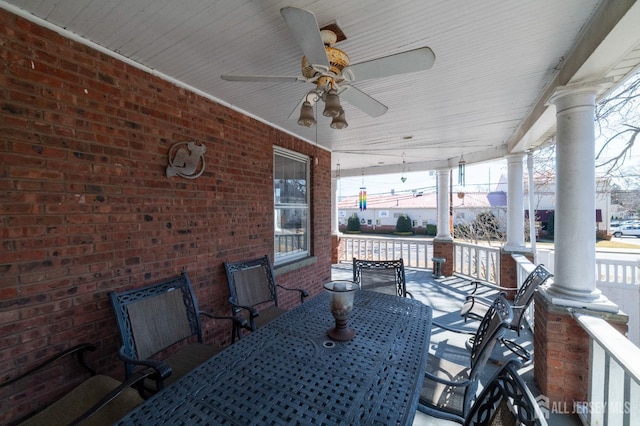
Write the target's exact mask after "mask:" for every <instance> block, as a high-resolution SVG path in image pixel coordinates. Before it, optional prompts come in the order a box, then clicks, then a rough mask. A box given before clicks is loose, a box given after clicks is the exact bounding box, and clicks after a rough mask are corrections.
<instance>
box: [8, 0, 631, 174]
mask: <svg viewBox="0 0 640 426" xmlns="http://www.w3.org/2000/svg"><path fill="white" fill-rule="evenodd" d="M286 6H295V7H299V8H303V9H307V10H310V11H312V12H313V13H314V14H315V15H316V18H317V21H318V23H319V24H320V26H323V25H326V24H329V23H331V22H334V21H337V23H338V25H339V26H340V28H341V29H342V30H343V32H344V33H345V35H346V36H347V39H346V40H344V41H342V42H339V43H338V44H337V45H336V47H338V48H340V49H342V50H344V51H345V52H346V53H347V54H348V55H349V56H350V59H351V62H352V63H357V62H362V61H365V60H369V59H374V58H378V57H381V56H387V55H390V54H394V53H398V52H403V51H406V50H411V49H415V48H419V47H423V46H428V47H430V48H431V49H432V50H433V52H434V53H435V56H436V60H435V64H434V66H433V67H432V68H431V69H430V70H427V71H420V72H416V73H411V74H403V75H399V76H394V77H387V78H382V79H377V80H368V81H358V82H356V83H355V84H354V86H356V87H357V88H358V89H360V90H362V91H364V92H366V93H367V94H369V95H370V96H372V97H374V98H375V99H377V100H378V101H380V102H382V103H383V104H384V105H386V106H387V107H388V108H389V109H388V112H387V113H386V114H384V115H382V116H381V117H378V118H372V117H370V116H368V115H366V114H364V113H363V112H361V111H359V110H357V109H356V108H354V107H353V106H351V105H349V104H348V103H346V101H343V103H344V107H345V112H346V118H347V121H348V123H349V127H348V128H346V129H344V130H334V129H331V128H330V127H329V123H330V119H329V118H326V117H323V116H322V114H319V117H318V125H317V126H316V127H313V128H310V129H308V128H305V127H301V126H299V125H298V124H297V113H296V114H294V116H295V118H294V119H290V118H289V116H290V114H291V112H292V111H293V110H294V108H296V106H297V105H298V104H299V102H300V100H301V99H302V97H303V96H304V95H305V93H306V92H307V91H309V90H310V89H312V88H313V86H312V85H311V84H308V83H307V84H303V83H257V82H251V83H249V82H242V83H241V82H231V81H223V80H222V79H221V78H220V75H221V74H256V75H288V76H290V75H293V76H295V75H300V61H301V56H302V51H301V49H300V47H299V45H298V44H297V43H296V40H295V39H294V38H293V36H292V35H291V33H290V32H289V29H288V27H287V25H286V24H285V22H284V20H283V18H282V16H281V15H280V9H281V8H283V7H286ZM0 7H3V8H6V9H9V10H11V11H13V12H16V13H20V14H21V15H23V16H26V17H32V18H31V19H35V20H36V22H40V23H42V22H41V21H40V20H44V21H46V23H48V24H51V25H54V26H56V27H59V28H61V29H62V30H61V31H62V32H63V33H66V32H67V31H68V32H69V33H73V34H75V36H79V37H80V38H82V39H86V40H88V41H89V42H90V43H93V44H96V45H99V46H101V47H103V48H105V49H107V50H109V51H113V52H115V53H116V54H117V55H121V57H125V58H127V59H129V60H131V61H134V62H137V63H140V64H142V65H144V66H145V67H148V68H150V69H153V70H154V71H155V72H157V73H159V74H161V75H165V76H167V77H170V78H172V79H174V80H177V81H179V82H181V83H182V84H184V85H186V86H189V87H192V88H194V89H196V90H198V91H200V92H203V93H206V94H208V95H210V96H211V97H213V98H215V99H217V100H220V101H223V102H225V103H227V104H229V105H232V106H233V107H234V108H237V109H239V110H241V111H244V112H246V113H248V114H250V115H252V116H255V117H257V118H259V119H261V120H263V121H265V122H267V123H270V124H272V125H274V126H276V127H278V128H281V129H284V130H285V131H287V132H290V133H292V134H295V135H297V136H299V137H301V138H303V139H305V140H308V141H309V142H311V143H314V144H315V143H317V144H318V145H319V146H322V147H324V148H326V149H328V150H330V151H331V152H332V168H333V169H334V170H335V169H336V167H337V164H338V163H339V164H340V169H341V175H342V176H350V175H351V176H353V175H360V174H378V173H389V172H399V171H401V169H402V161H403V154H404V159H405V160H406V162H407V168H408V169H409V170H412V171H417V170H426V169H434V168H441V167H446V166H454V165H456V164H457V162H458V159H459V157H460V155H461V154H464V157H465V159H466V160H467V162H468V163H471V162H478V161H485V160H490V159H495V158H500V157H502V156H503V155H505V154H506V153H509V152H515V151H523V150H525V149H527V148H531V147H534V146H537V145H539V144H541V143H544V141H545V139H547V138H548V137H549V135H552V134H553V127H552V126H553V121H554V120H553V119H549V117H551V118H553V112H551V113H550V112H548V111H547V112H546V113H545V106H544V105H545V102H546V100H547V98H548V96H549V94H550V93H551V91H552V90H553V87H555V86H557V85H563V84H569V83H580V82H586V81H595V80H599V79H602V78H605V77H608V76H609V77H612V82H613V84H615V83H617V82H619V81H621V80H622V79H623V78H624V76H626V75H627V74H628V73H629V72H631V71H632V70H634V69H636V67H637V65H638V63H639V62H640V50H639V49H638V47H639V46H640V43H639V42H640V31H638V29H637V28H640V27H639V26H638V22H640V12H639V9H640V6H639V5H638V4H635V1H633V0H616V1H602V0H535V1H514V0H483V1H468V0H437V1H436V0H429V1H426V0H405V1H388V0H384V1H383V0H376V1H373V0H340V1H337V0H305V1H302V0H301V1H294V0H289V1H278V0H262V1H257V0H217V1H216V0H182V1H175V0H61V1H48V0H8V1H3V0H0ZM33 17H35V18H33ZM316 132H317V133H316Z"/></svg>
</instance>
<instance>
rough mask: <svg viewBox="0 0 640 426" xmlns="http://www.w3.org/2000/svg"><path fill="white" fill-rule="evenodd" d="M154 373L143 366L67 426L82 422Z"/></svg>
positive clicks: (151, 369)
mask: <svg viewBox="0 0 640 426" xmlns="http://www.w3.org/2000/svg"><path fill="white" fill-rule="evenodd" d="M155 374H156V370H155V369H153V368H145V369H143V370H139V371H136V372H135V373H133V375H132V376H131V377H130V378H129V380H127V381H125V382H124V383H122V384H121V385H120V386H118V387H117V388H115V389H113V390H112V391H111V392H109V393H108V394H106V395H105V396H104V397H102V399H101V400H100V401H98V402H96V403H95V404H94V405H93V406H92V407H91V408H89V409H88V410H87V411H85V412H84V413H82V415H80V416H79V417H77V418H76V419H75V420H73V421H72V422H71V423H69V426H75V425H78V424H80V423H82V422H84V421H85V420H87V419H88V418H89V417H91V416H93V415H94V414H96V413H97V412H98V411H100V410H101V409H102V408H103V407H104V406H105V405H107V404H108V403H110V402H111V401H113V400H114V399H116V398H117V397H118V396H119V395H120V394H121V393H122V392H124V391H125V390H126V389H127V388H129V387H131V388H135V387H136V385H137V384H138V383H140V382H142V381H144V379H146V378H148V377H149V378H150V377H153V376H154V375H155Z"/></svg>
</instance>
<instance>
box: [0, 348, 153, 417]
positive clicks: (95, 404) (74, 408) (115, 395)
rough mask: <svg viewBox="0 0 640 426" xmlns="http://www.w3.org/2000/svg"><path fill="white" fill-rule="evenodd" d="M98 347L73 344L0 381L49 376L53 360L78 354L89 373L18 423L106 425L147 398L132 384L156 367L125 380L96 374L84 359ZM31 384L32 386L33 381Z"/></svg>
mask: <svg viewBox="0 0 640 426" xmlns="http://www.w3.org/2000/svg"><path fill="white" fill-rule="evenodd" d="M95 349H96V347H95V346H94V345H92V344H89V343H83V344H80V345H76V346H73V347H71V348H69V349H66V350H64V351H62V352H60V353H58V354H56V355H54V356H52V357H50V358H48V359H46V360H45V361H43V362H41V363H39V364H38V365H36V366H35V367H33V368H31V369H29V370H28V371H26V372H24V373H22V374H20V375H18V376H16V377H14V378H12V379H10V380H7V381H6V382H4V383H2V384H0V388H1V387H5V386H10V385H14V384H16V383H18V382H20V381H21V380H23V379H26V378H30V380H36V381H37V380H38V379H37V378H36V376H37V375H38V374H43V375H46V371H47V370H46V369H47V368H49V367H51V366H52V365H53V364H54V363H55V364H56V365H57V366H58V367H59V364H61V363H63V362H64V361H63V360H64V359H65V358H67V357H71V356H75V357H76V358H77V360H78V363H79V364H80V365H81V366H82V367H83V368H84V369H86V370H87V372H88V373H89V375H90V377H88V378H87V379H86V380H84V381H83V382H81V383H80V384H78V385H77V386H76V387H74V388H73V389H72V390H70V391H69V392H67V393H65V394H64V395H62V396H60V397H59V398H58V399H56V400H55V401H54V402H53V403H51V404H49V405H47V406H46V407H44V408H40V409H37V410H36V411H35V412H33V413H30V414H28V415H27V416H26V417H25V418H23V419H22V420H19V424H20V425H23V426H26V425H28V426H39V425H43V426H44V425H46V426H57V425H60V426H66V425H77V424H80V423H82V424H83V425H107V424H112V423H114V422H115V421H117V420H118V419H120V418H121V417H124V416H125V415H126V414H127V413H128V412H129V411H131V410H133V409H134V408H135V407H137V406H138V405H139V404H141V403H142V402H143V401H144V400H143V398H142V397H141V395H140V394H139V393H138V391H137V390H135V389H134V388H133V387H135V386H136V384H137V383H138V382H140V381H142V380H144V378H146V377H150V376H151V375H152V374H154V370H152V369H144V370H140V371H137V372H136V373H135V374H134V375H133V376H132V377H131V378H130V379H129V380H127V381H126V382H124V383H122V382H120V381H118V380H116V379H114V378H112V377H110V376H105V375H100V374H98V375H96V373H95V371H94V370H93V369H92V368H91V367H89V366H88V365H87V363H86V362H85V359H84V356H85V353H86V352H87V351H94V350H95ZM58 367H55V368H58ZM45 377H46V376H45ZM30 385H31V386H33V383H31V384H30ZM16 386H17V385H16Z"/></svg>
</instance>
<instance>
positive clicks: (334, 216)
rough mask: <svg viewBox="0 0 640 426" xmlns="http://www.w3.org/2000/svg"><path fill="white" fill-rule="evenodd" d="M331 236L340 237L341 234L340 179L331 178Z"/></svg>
mask: <svg viewBox="0 0 640 426" xmlns="http://www.w3.org/2000/svg"><path fill="white" fill-rule="evenodd" d="M331 199H332V200H333V202H332V203H331V234H332V235H338V234H339V233H340V220H339V218H338V179H337V178H336V177H333V176H332V177H331Z"/></svg>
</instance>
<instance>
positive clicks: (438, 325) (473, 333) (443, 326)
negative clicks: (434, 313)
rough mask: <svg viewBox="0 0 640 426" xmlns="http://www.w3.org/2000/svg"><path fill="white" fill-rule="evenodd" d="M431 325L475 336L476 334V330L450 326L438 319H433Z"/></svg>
mask: <svg viewBox="0 0 640 426" xmlns="http://www.w3.org/2000/svg"><path fill="white" fill-rule="evenodd" d="M431 325H432V326H433V327H439V328H443V329H445V330H448V331H453V332H454V333H460V334H468V335H470V336H475V334H476V332H475V331H469V330H462V329H459V328H454V327H450V326H448V325H445V324H442V323H439V322H437V321H431Z"/></svg>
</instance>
